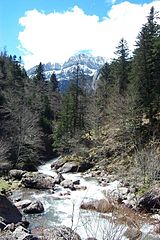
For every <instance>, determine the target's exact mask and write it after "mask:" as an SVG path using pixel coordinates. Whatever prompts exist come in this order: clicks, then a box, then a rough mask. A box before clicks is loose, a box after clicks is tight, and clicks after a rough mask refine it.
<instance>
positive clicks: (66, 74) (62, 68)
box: [27, 53, 106, 91]
mask: <svg viewBox="0 0 160 240" xmlns="http://www.w3.org/2000/svg"><path fill="white" fill-rule="evenodd" d="M105 62H106V59H104V58H103V57H94V56H92V55H90V54H84V53H83V54H77V55H74V56H72V57H70V58H69V59H68V60H67V61H66V62H64V63H63V64H59V63H47V64H44V71H45V75H46V80H49V79H50V77H51V74H52V73H53V72H54V73H55V74H56V76H57V79H58V81H59V86H60V89H61V90H62V91H63V90H64V89H65V88H66V87H67V86H68V83H69V81H70V79H71V78H72V77H73V71H74V70H75V68H76V67H77V65H78V66H79V67H80V69H81V70H82V71H83V73H84V76H85V79H86V81H87V85H88V88H92V86H93V84H92V81H93V76H95V75H97V71H99V69H100V68H101V67H102V66H103V65H104V63H105ZM36 67H37V66H34V67H33V68H31V69H29V70H28V72H27V73H28V75H29V76H30V77H32V76H33V75H34V72H35V69H36Z"/></svg>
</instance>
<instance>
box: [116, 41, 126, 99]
mask: <svg viewBox="0 0 160 240" xmlns="http://www.w3.org/2000/svg"><path fill="white" fill-rule="evenodd" d="M115 54H116V56H117V58H116V61H117V76H118V88H119V93H120V94H121V95H123V94H125V92H126V90H127V84H128V71H129V49H128V46H127V42H126V40H124V38H122V39H121V40H120V42H119V44H118V46H117V51H116V52H115Z"/></svg>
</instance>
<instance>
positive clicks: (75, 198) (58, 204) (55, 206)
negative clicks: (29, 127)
mask: <svg viewBox="0 0 160 240" xmlns="http://www.w3.org/2000/svg"><path fill="white" fill-rule="evenodd" d="M51 166H52V168H51ZM81 169H82V168H81ZM75 171H76V172H77V171H78V169H77V167H75V164H73V163H71V164H69V163H67V164H66V163H64V162H63V160H61V159H57V161H54V162H53V163H52V164H51V162H49V163H47V164H45V165H43V166H41V167H40V168H39V171H38V172H30V173H29V172H26V171H21V170H11V171H10V173H9V181H15V182H17V183H18V186H19V187H20V188H19V189H17V190H15V191H14V192H13V195H12V196H10V198H11V199H12V202H14V205H13V204H12V202H10V204H11V205H13V206H14V208H15V209H17V211H18V213H19V214H20V216H21V219H18V220H17V221H16V222H14V221H12V220H10V221H9V222H6V221H5V220H4V219H1V229H2V230H3V231H2V234H1V235H2V237H3V238H2V239H18V240H24V239H51V240H52V239H62V240H63V239H68V240H69V239H72V240H74V239H87V238H88V237H92V238H93V237H94V238H95V239H97V240H101V239H111V238H109V236H110V235H111V234H113V232H114V234H115V238H114V240H116V239H117V240H120V239H144V237H145V235H146V237H148V236H149V238H148V239H159V237H160V236H159V235H158V233H159V229H160V223H159V221H160V220H159V219H160V218H159V215H158V211H159V209H160V203H159V202H160V197H159V196H160V192H159V190H158V188H156V189H155V190H152V191H150V192H148V193H146V194H145V195H144V196H142V197H141V198H140V197H137V194H136V193H137V189H136V186H134V185H132V184H126V183H125V182H123V181H122V180H118V179H116V176H114V175H108V174H106V173H105V172H103V171H100V170H94V171H91V170H88V172H87V173H83V174H81V173H73V172H75ZM79 171H81V170H79ZM70 172H71V173H70ZM1 196H2V197H5V196H4V195H1ZM6 201H8V199H7V200H6ZM5 204H6V203H5ZM4 206H6V205H4ZM1 209H3V207H2V206H1ZM5 209H8V208H6V207H5ZM80 209H81V210H80ZM5 212H6V213H7V211H5ZM142 212H143V214H142ZM150 213H152V216H150V215H149V214H150ZM153 213H156V214H153ZM10 214H11V212H10ZM0 216H1V217H3V218H4V216H2V214H1V215H0ZM11 216H14V215H13V214H11ZM13 218H14V217H13ZM28 222H30V225H29V228H28V225H27V223H28ZM8 224H9V226H8ZM64 225H65V227H62V226H64ZM102 226H103V227H102ZM111 226H112V227H111ZM28 229H30V230H31V231H30V230H28ZM73 230H74V231H73ZM104 231H105V234H106V237H107V238H104ZM17 232H18V233H17ZM21 232H23V234H22V233H21ZM31 232H32V233H31ZM76 232H77V233H78V234H79V235H78V234H77V233H76ZM8 234H9V235H8ZM18 234H19V235H18ZM59 234H61V235H59ZM67 234H68V235H67ZM23 235H24V237H23V238H22V236H23ZM72 235H73V236H72ZM8 236H10V237H12V238H8ZM37 236H38V237H37ZM71 236H72V238H71ZM27 237H28V238H27ZM146 239H147V238H146Z"/></svg>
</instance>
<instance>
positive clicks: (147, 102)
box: [134, 7, 160, 125]
mask: <svg viewBox="0 0 160 240" xmlns="http://www.w3.org/2000/svg"><path fill="white" fill-rule="evenodd" d="M159 42H160V26H159V25H158V24H157V22H156V13H155V10H154V8H153V7H152V8H151V11H150V14H149V16H148V18H147V23H146V24H144V25H143V27H142V29H141V32H140V33H139V35H138V38H137V48H136V50H135V52H134V71H135V73H134V77H135V81H136V87H137V99H136V104H137V106H138V108H140V110H141V115H142V116H144V114H145V117H146V118H148V119H149V123H150V124H151V125H152V124H154V121H155V119H156V115H157V113H159V111H160V81H159V79H160V70H159V64H160V61H159V54H160V51H159Z"/></svg>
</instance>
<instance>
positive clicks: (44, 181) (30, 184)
mask: <svg viewBox="0 0 160 240" xmlns="http://www.w3.org/2000/svg"><path fill="white" fill-rule="evenodd" d="M22 184H23V185H24V186H25V187H27V188H35V189H53V188H54V185H55V179H54V177H51V176H48V175H45V174H43V173H38V172H32V173H31V172H27V173H25V174H24V175H23V177H22Z"/></svg>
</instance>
